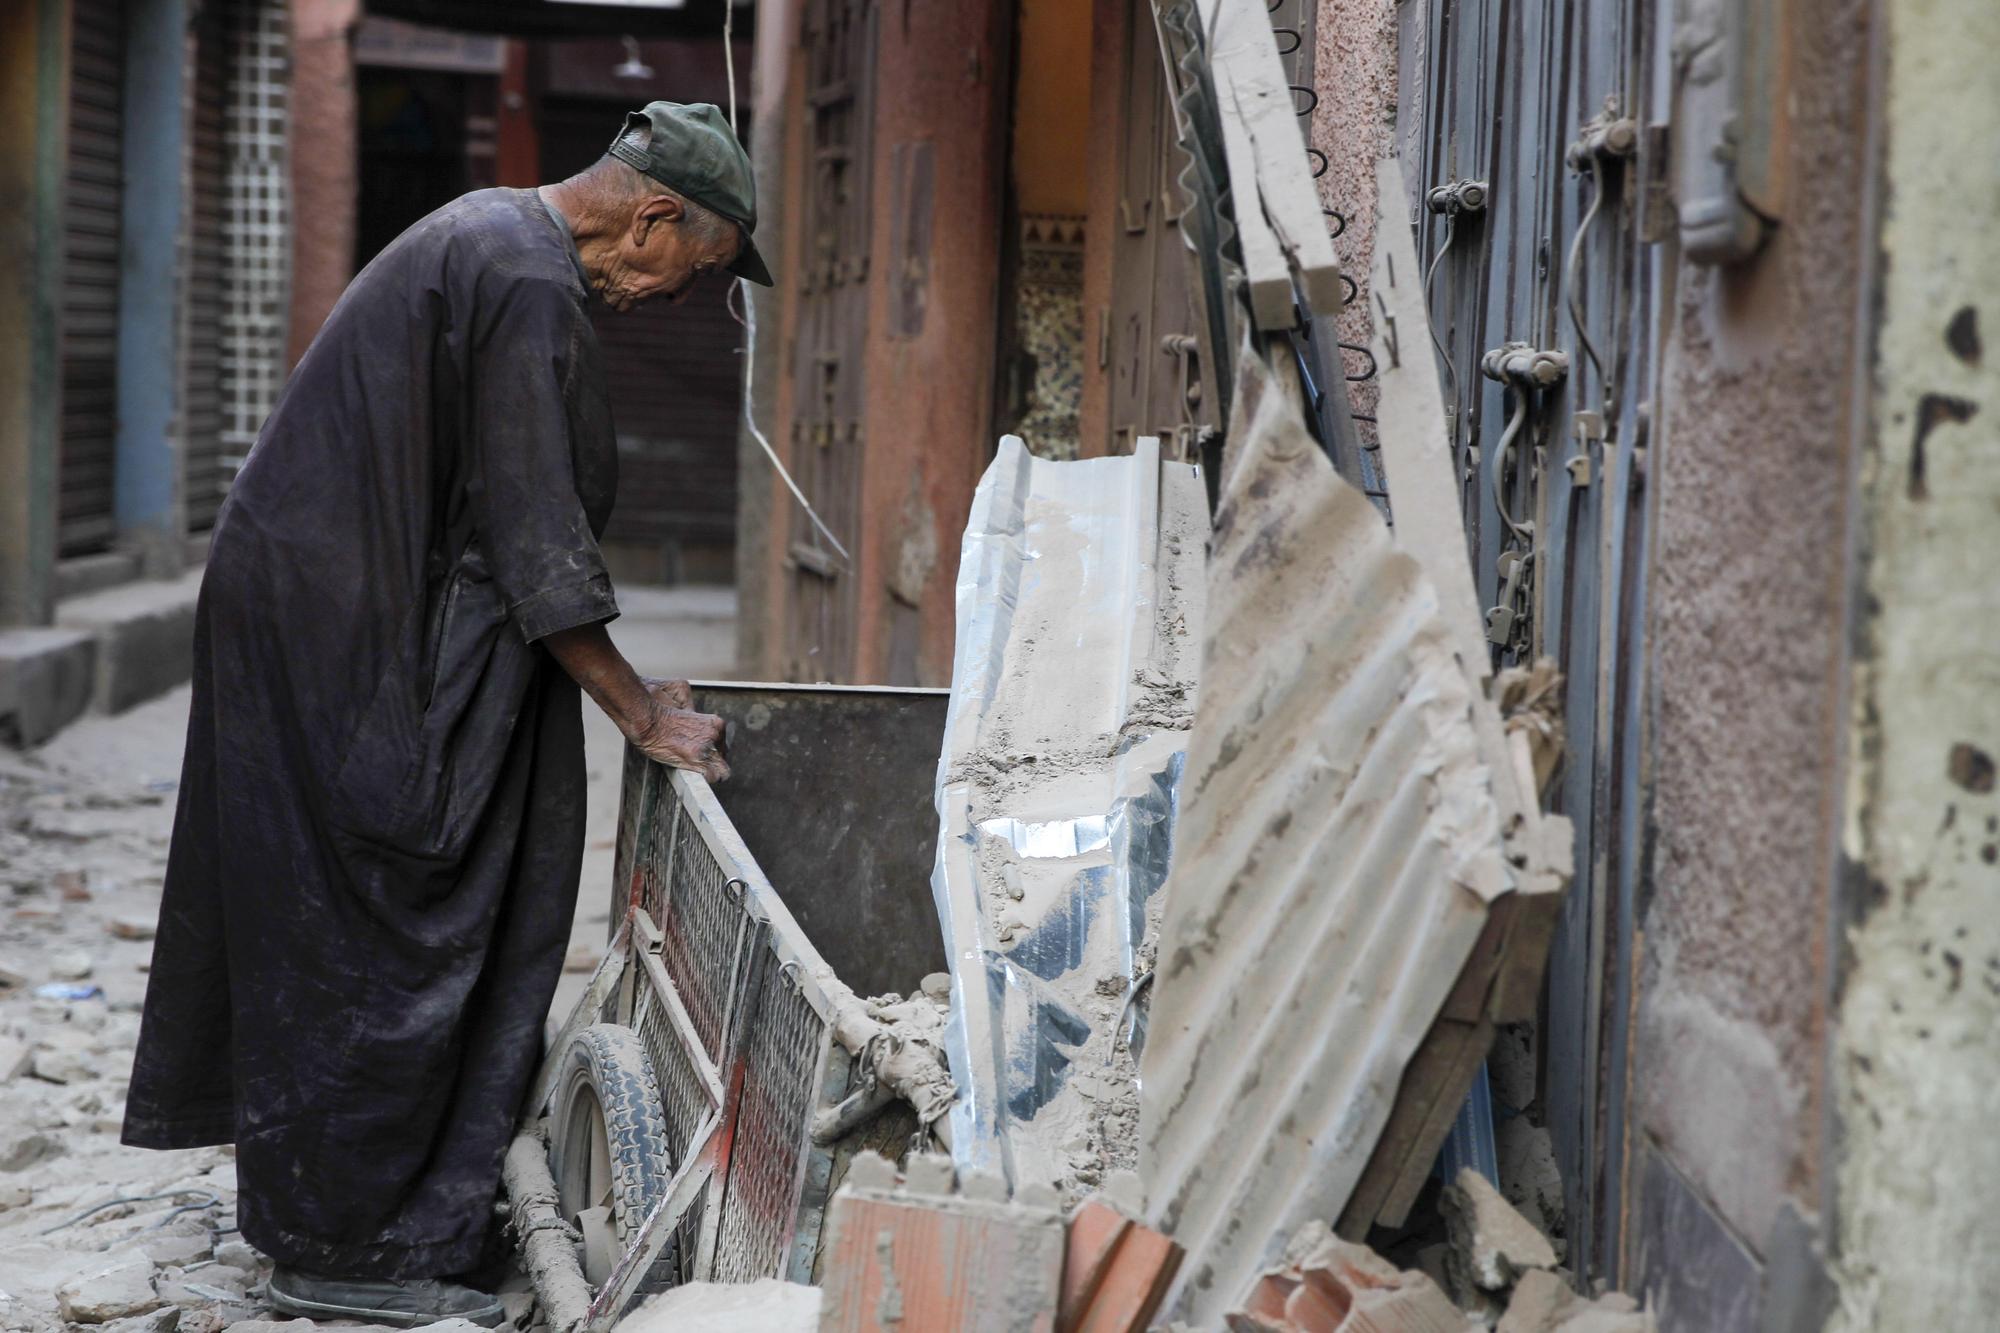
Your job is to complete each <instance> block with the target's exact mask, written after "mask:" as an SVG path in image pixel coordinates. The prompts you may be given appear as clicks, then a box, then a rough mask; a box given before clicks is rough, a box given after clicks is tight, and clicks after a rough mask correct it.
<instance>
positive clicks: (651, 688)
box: [639, 676, 694, 709]
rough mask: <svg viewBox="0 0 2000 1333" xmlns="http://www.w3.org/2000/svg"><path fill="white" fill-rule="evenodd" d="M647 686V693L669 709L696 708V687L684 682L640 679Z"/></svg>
mask: <svg viewBox="0 0 2000 1333" xmlns="http://www.w3.org/2000/svg"><path fill="white" fill-rule="evenodd" d="M639 679H640V681H642V682H643V683H644V684H645V686H646V693H648V694H650V695H652V696H653V697H654V698H655V699H657V700H659V702H660V703H661V704H662V705H663V706H664V707H667V708H680V709H688V708H693V707H694V687H693V686H692V685H689V684H688V683H687V682H686V681H684V680H658V679H655V678H654V677H652V676H641V677H639Z"/></svg>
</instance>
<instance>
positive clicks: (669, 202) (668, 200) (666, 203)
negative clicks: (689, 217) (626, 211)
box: [632, 194, 687, 245]
mask: <svg viewBox="0 0 2000 1333" xmlns="http://www.w3.org/2000/svg"><path fill="white" fill-rule="evenodd" d="M686 211H687V210H686V209H684V208H682V207H681V201H680V200H678V199H676V198H674V197H673V196H672V195H670V194H653V195H648V196H646V200H645V202H644V203H642V204H640V205H639V208H638V211H636V212H635V213H633V215H632V240H633V242H634V243H635V244H638V245H644V244H645V243H646V241H647V239H648V238H649V237H651V236H652V234H653V228H654V227H656V226H660V225H663V224H667V223H674V222H679V221H680V220H681V215H682V214H683V213H685V212H686Z"/></svg>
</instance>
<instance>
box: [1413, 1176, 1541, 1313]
mask: <svg viewBox="0 0 2000 1333" xmlns="http://www.w3.org/2000/svg"><path fill="white" fill-rule="evenodd" d="M1441 1207H1442V1210H1443V1212H1444V1220H1445V1226H1446V1228H1447V1231H1448V1233H1449V1235H1450V1237H1451V1247H1450V1249H1449V1250H1448V1251H1447V1258H1446V1261H1445V1263H1446V1269H1447V1271H1448V1272H1451V1273H1452V1274H1453V1276H1454V1279H1455V1280H1456V1281H1460V1282H1463V1283H1464V1284H1465V1285H1466V1286H1469V1287H1474V1288H1477V1289H1478V1290H1480V1291H1505V1290H1506V1289H1507V1288H1509V1287H1511V1286H1513V1285H1514V1282H1515V1280H1516V1279H1517V1278H1519V1277H1520V1276H1521V1275H1522V1274H1523V1273H1526V1272H1529V1271H1530V1270H1533V1269H1537V1268H1544V1269H1546V1268H1554V1267H1555V1266H1556V1252H1555V1247H1554V1246H1552V1245H1551V1244H1549V1238H1548V1237H1547V1236H1544V1235H1543V1234H1542V1233H1541V1232H1539V1231H1537V1230H1535V1228H1534V1225H1533V1224H1532V1223H1530V1222H1529V1221H1528V1219H1527V1218H1525V1217H1523V1216H1521V1214H1519V1213H1517V1212H1515V1211H1514V1208H1513V1206H1512V1205H1510V1204H1509V1203H1508V1202H1507V1200H1505V1199H1504V1198H1502V1197H1501V1196H1500V1191H1499V1190H1498V1189H1496V1188H1494V1186H1493V1184H1492V1182H1491V1181H1489V1180H1487V1179H1486V1177H1485V1176H1482V1175H1480V1174H1479V1172H1477V1171H1475V1170H1473V1169H1472V1168H1471V1167H1469V1166H1468V1167H1464V1168H1461V1169H1460V1171H1459V1173H1458V1179H1456V1180H1454V1181H1453V1182H1451V1184H1449V1185H1447V1186H1445V1189H1444V1197H1443V1199H1442V1202H1441Z"/></svg>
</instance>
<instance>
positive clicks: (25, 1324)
mask: <svg viewBox="0 0 2000 1333" xmlns="http://www.w3.org/2000/svg"><path fill="white" fill-rule="evenodd" d="M619 600H620V603H621V605H622V607H623V608H624V612H625V614H624V617H623V618H622V619H621V620H619V621H618V622H616V623H615V624H614V625H613V626H612V627H611V632H612V637H613V638H614V640H616V641H617V643H618V644H619V646H620V647H621V648H622V649H623V650H624V651H625V653H626V655H627V656H628V657H630V658H631V659H632V661H633V663H634V665H635V666H637V667H638V669H639V670H640V671H641V672H642V673H645V674H648V675H653V676H689V677H693V678H696V679H701V678H710V679H712V678H716V677H718V676H724V675H727V674H728V673H729V669H730V668H729V664H730V662H731V660H732V658H733V655H734V634H735V630H734V614H735V601H734V596H733V594H731V593H730V592H728V591H727V590H720V589H652V588H636V589H626V590H622V591H621V592H620V595H619ZM187 711H188V691H187V689H186V688H185V687H183V688H181V689H179V690H176V691H174V692H172V693H170V694H168V695H166V696H163V697H162V698H159V699H156V700H154V701H152V702H151V703H147V704H144V705H141V706H140V707H138V708H135V709H133V710H131V711H129V712H127V713H124V714H121V715H119V716H117V717H89V718H86V719H84V720H82V721H80V722H78V723H77V724H75V725H74V726H72V727H70V728H69V729H68V730H66V731H65V732H63V733H62V734H61V735H59V736H57V737H56V738H55V739H54V740H53V741H51V742H50V743H49V744H48V745H46V746H44V747H42V748H41V749H39V750H37V751H34V752H31V753H22V752H19V751H14V750H8V749H4V748H0V1329H4V1330H8V1331H9V1333H12V1331H13V1330H29V1331H32V1333H47V1331H50V1330H56V1329H61V1328H64V1327H65V1326H66V1325H70V1326H74V1325H76V1324H81V1323H93V1324H108V1325H111V1326H113V1327H117V1328H119V1333H216V1331H217V1330H220V1329H225V1328H229V1327H232V1326H237V1325H241V1324H244V1323H250V1324H251V1325H252V1327H251V1328H248V1329H244V1330H243V1333H253V1330H255V1329H256V1328H257V1327H258V1326H257V1325H256V1323H255V1321H262V1320H273V1319H282V1318H283V1316H280V1315H276V1314H273V1313H272V1312H271V1311H269V1310H268V1309H267V1308H266V1307H265V1306H264V1305H263V1304H262V1301H261V1299H260V1291H261V1285H262V1282H263V1280H264V1279H265V1278H266V1277H267V1276H268V1273H269V1267H268V1264H267V1263H266V1262H265V1261H264V1260H263V1258H262V1256H259V1255H257V1254H256V1253H255V1252H254V1251H252V1250H251V1249H250V1248H249V1247H248V1246H247V1245H245V1244H243V1243H242V1241H241V1240H240V1239H239V1238H238V1236H237V1235H236V1233H235V1231H234V1222H235V1197H236V1173H235V1164H234V1153H233V1150H232V1149H230V1148H227V1147H223V1148H207V1149H199V1150H193V1151H187V1152H171V1153H161V1152H149V1151H145V1150H141V1149H134V1148H125V1147H122V1146H120V1145H119V1143H118V1130H119V1125H120V1121H121V1118H122V1115H123V1111H124V1098H125V1088H126V1082H127V1077H128V1075H129V1073H130V1069H131V1063H132V1051H133V1046H134V1043H135V1041H136V1039H137V1036H138V1028H139V1007H140V1002H141V1000H142V999H143V997H144V994H145V986H146V971H147V968H148V965H149V960H150V957H151V952H152V945H151V943H150V940H151V937H152V933H153V927H154V923H155V920H156V919H157V916H158V911H159V892H160V878H161V874H162V872H163V870H164V868H165V865H166V858H167V843H168V835H169V832H170V829H171V826H172V821H173V810H174V793H175V789H176V785H177V779H178V776H179V772H180V759H181V748H182V744H183V740H184V736H185V732H186V728H187ZM584 712H585V719H586V724H585V733H586V743H587V746H588V767H589V774H590V803H589V809H590V814H589V833H588V835H587V838H588V841H587V843H586V851H585V856H584V867H583V877H582V883H581V889H580V892H579V894H578V903H577V914H576V922H575V928H574V932H573V934H572V940H571V946H570V964H569V965H570V966H571V967H572V968H575V969H580V970H578V971H573V972H570V973H566V974H565V977H564V984H563V989H562V990H560V991H559V992H558V995H557V998H556V1002H555V1005H554V1006H553V1008H554V1011H555V1012H556V1013H557V1014H558V1016H559V1015H560V1014H561V1013H562V1012H563V1011H564V1010H566V1008H567V1006H568V1003H569V1001H570V998H571V997H572V996H573V995H574V994H575V993H576V991H577V989H578V988H580V986H581V985H582V982H583V980H584V973H585V972H587V971H588V969H589V968H590V967H591V966H593V965H594V964H595V962H596V959H597V957H598V956H599V954H600V953H601V951H602V948H603V945H604V941H605V937H606V934H607V924H608V923H607V904H608V902H609V887H608V882H609V878H610V874H611V850H612V846H613V833H614V829H615V824H616V819H617V811H618V781H619V773H620V764H619V758H620V753H621V742H620V739H619V736H618V733H617V731H616V729H615V728H614V727H613V726H612V725H611V724H610V722H609V721H608V720H607V719H606V718H604V716H603V715H602V714H601V713H599V712H598V711H597V710H596V709H595V708H593V707H591V706H590V705H589V704H588V702H586V704H585V706H584ZM516 1302H517V1305H518V1306H521V1307H524V1306H525V1303H526V1297H525V1296H524V1295H523V1296H517V1297H516ZM121 1320H127V1321H129V1322H125V1323H123V1324H122V1325H120V1324H119V1321H121ZM330 1326H337V1325H330ZM312 1327H313V1325H311V1324H310V1323H308V1322H306V1321H297V1322H295V1323H294V1324H292V1325H291V1326H290V1327H289V1329H288V1333H306V1330H309V1329H311V1328H312ZM344 1327H347V1328H348V1329H349V1330H350V1333H351V1331H352V1330H353V1329H354V1328H355V1326H353V1325H346V1326H344Z"/></svg>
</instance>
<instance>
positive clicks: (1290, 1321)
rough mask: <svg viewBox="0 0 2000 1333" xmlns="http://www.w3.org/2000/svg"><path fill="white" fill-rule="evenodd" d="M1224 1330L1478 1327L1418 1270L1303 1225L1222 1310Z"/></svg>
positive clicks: (1358, 1332)
mask: <svg viewBox="0 0 2000 1333" xmlns="http://www.w3.org/2000/svg"><path fill="white" fill-rule="evenodd" d="M1226 1322H1227V1324H1228V1327H1229V1329H1230V1333H1392V1331H1393V1333H1465V1330H1467V1329H1468V1328H1480V1327H1483V1324H1481V1323H1479V1322H1477V1321H1474V1320H1473V1319H1471V1318H1470V1317H1469V1316H1468V1315H1466V1314H1465V1312H1463V1311H1461V1310H1460V1309H1459V1308H1458V1307H1457V1306H1456V1305H1453V1304H1452V1303H1451V1298H1450V1297H1449V1296H1446V1295H1445V1294H1444V1292H1443V1291H1442V1290H1441V1289H1440V1288H1439V1287H1438V1285H1437V1283H1435V1282H1433V1281H1432V1280H1431V1279H1430V1278H1429V1277H1427V1276H1425V1275H1424V1274H1423V1273H1417V1272H1406V1271H1404V1270H1403V1269H1400V1268H1397V1267H1396V1265H1394V1264H1392V1263H1390V1262H1389V1261H1388V1260H1387V1259H1384V1258H1383V1257H1382V1256H1381V1255H1379V1254H1376V1253H1375V1251H1373V1250H1371V1249H1369V1248H1368V1247H1367V1246H1366V1245H1356V1244H1354V1243H1353V1242H1351V1241H1344V1240H1342V1239H1341V1238H1340V1237H1338V1236H1336V1235H1334V1234H1333V1231H1332V1229H1331V1228H1329V1227H1328V1226H1327V1225H1326V1224H1325V1223H1324V1222H1308V1223H1307V1224H1306V1225H1305V1226H1304V1227H1303V1228H1301V1229H1300V1231H1299V1233H1298V1234H1297V1235H1296V1236H1294V1237H1293V1238H1292V1243H1291V1244H1290V1245H1289V1246H1287V1247H1286V1249H1285V1259H1284V1263H1283V1264H1281V1265H1279V1266H1278V1267H1275V1268H1272V1269H1269V1270H1267V1271H1266V1272H1265V1273H1264V1275H1263V1276H1262V1277H1260V1278H1258V1279H1257V1282H1256V1284H1255V1285H1254V1286H1253V1287H1252V1288H1251V1290H1250V1295H1249V1298H1248V1299H1247V1300H1245V1301H1244V1302H1243V1304H1242V1305H1241V1306H1240V1307H1239V1308H1237V1309H1236V1310H1233V1311H1231V1312H1230V1313H1229V1315H1228V1316H1227V1320H1226Z"/></svg>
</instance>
